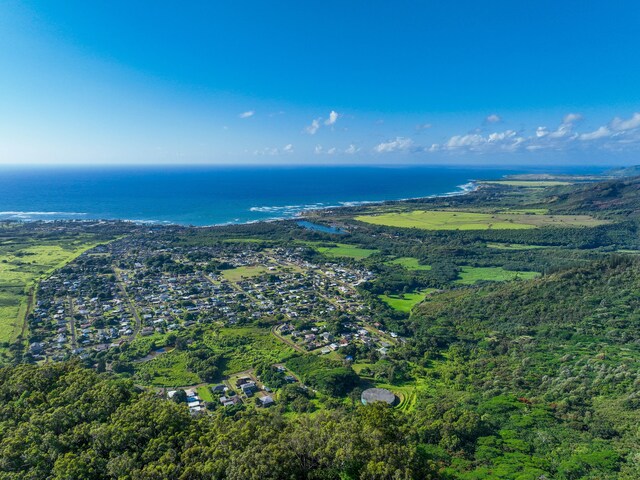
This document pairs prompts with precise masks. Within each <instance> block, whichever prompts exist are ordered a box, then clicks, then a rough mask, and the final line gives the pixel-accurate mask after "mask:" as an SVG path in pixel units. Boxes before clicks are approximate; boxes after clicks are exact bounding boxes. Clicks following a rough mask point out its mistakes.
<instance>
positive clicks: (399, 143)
mask: <svg viewBox="0 0 640 480" xmlns="http://www.w3.org/2000/svg"><path fill="white" fill-rule="evenodd" d="M412 146H413V140H411V139H410V138H405V137H396V139H395V140H391V141H389V142H383V143H380V144H378V145H376V146H375V147H374V150H375V151H376V152H377V153H389V152H396V151H402V150H407V149H408V148H410V147H412Z"/></svg>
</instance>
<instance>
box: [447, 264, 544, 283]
mask: <svg viewBox="0 0 640 480" xmlns="http://www.w3.org/2000/svg"><path fill="white" fill-rule="evenodd" d="M461 269H462V271H461V272H460V278H459V279H458V280H456V281H455V283H458V284H461V285H473V284H475V283H477V282H480V281H492V282H506V281H509V280H515V279H517V278H518V279H521V280H529V279H532V278H535V277H537V276H538V275H540V274H539V273H538V272H516V271H512V270H505V269H504V268H502V267H461Z"/></svg>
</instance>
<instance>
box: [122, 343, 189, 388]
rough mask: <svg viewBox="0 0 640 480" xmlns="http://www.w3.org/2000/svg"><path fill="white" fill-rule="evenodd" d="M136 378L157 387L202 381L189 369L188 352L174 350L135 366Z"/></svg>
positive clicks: (177, 385)
mask: <svg viewBox="0 0 640 480" xmlns="http://www.w3.org/2000/svg"><path fill="white" fill-rule="evenodd" d="M134 379H135V380H136V381H138V382H141V383H143V384H149V385H153V386H157V387H182V386H186V385H195V384H197V383H200V377H198V375H196V374H195V373H192V372H188V371H187V354H186V353H185V352H178V351H175V350H174V351H172V352H169V353H166V354H164V355H160V356H157V357H155V358H154V359H153V360H149V361H148V362H144V363H138V364H136V366H135V375H134Z"/></svg>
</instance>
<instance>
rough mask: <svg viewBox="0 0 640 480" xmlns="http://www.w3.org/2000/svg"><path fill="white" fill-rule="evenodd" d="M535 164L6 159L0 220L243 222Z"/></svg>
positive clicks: (450, 189) (447, 187)
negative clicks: (158, 163) (93, 163)
mask: <svg viewBox="0 0 640 480" xmlns="http://www.w3.org/2000/svg"><path fill="white" fill-rule="evenodd" d="M600 170H601V169H597V168H591V169H569V168H567V169H564V170H562V169H554V170H553V171H555V172H566V173H589V172H596V171H600ZM536 171H540V170H536V169H535V168H530V167H518V168H500V169H497V168H468V167H467V168H462V167H460V168H451V167H433V166H429V167H424V166H402V167H399V166H395V167H383V166H377V167H371V166H348V167H347V166H344V167H338V166H330V167H220V166H218V167H164V168H160V167H109V168H107V167H104V168H102V167H91V168H71V167H65V168H55V169H54V168H35V167H30V168H17V167H2V168H0V220H2V219H19V220H54V219H78V220H83V219H99V218H100V219H122V220H133V221H140V222H159V223H178V224H184V225H215V224H224V223H244V222H251V221H257V220H267V219H273V218H291V217H293V216H295V215H297V214H298V213H299V212H301V211H304V210H305V209H311V208H323V207H330V206H340V205H350V204H354V203H359V202H371V201H382V200H398V199H404V198H415V197H424V196H430V195H445V194H455V193H460V192H463V191H464V190H465V189H468V188H469V187H470V185H469V182H471V181H472V180H474V179H490V178H492V179H496V178H500V177H502V176H503V175H506V174H512V173H527V172H536ZM545 171H549V169H548V168H547V169H545Z"/></svg>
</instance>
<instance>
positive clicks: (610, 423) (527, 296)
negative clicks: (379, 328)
mask: <svg viewBox="0 0 640 480" xmlns="http://www.w3.org/2000/svg"><path fill="white" fill-rule="evenodd" d="M639 279H640V264H639V262H638V261H635V260H629V259H626V258H622V257H615V258H611V259H609V260H607V261H603V262H598V263H594V264H593V265H591V266H590V267H588V268H587V267H585V268H580V269H574V270H571V271H567V272H564V273H558V274H554V275H550V276H547V277H545V278H542V279H539V280H533V281H526V282H524V281H522V282H518V281H516V282H511V283H508V284H505V285H500V286H487V287H483V288H478V289H464V290H461V291H455V292H451V293H445V294H442V295H437V296H434V297H432V298H431V299H430V300H429V301H427V302H425V303H423V304H422V305H421V306H420V308H419V309H418V311H417V312H415V313H414V315H413V316H412V317H411V328H412V329H413V331H414V336H413V338H412V339H411V340H410V341H409V342H408V343H407V345H406V347H405V348H404V349H403V350H400V351H399V352H398V357H403V358H404V359H405V360H404V361H405V362H409V363H408V365H413V367H410V366H409V367H408V368H409V373H410V374H414V375H415V374H417V373H418V372H419V373H420V375H424V378H426V383H427V388H426V389H425V390H424V391H423V392H421V394H420V395H419V397H418V399H417V405H416V408H415V409H414V410H413V412H411V413H407V414H405V413H402V412H400V411H398V410H395V409H391V408H388V407H383V406H381V405H374V406H368V407H363V406H359V407H358V406H356V405H355V404H354V405H352V406H347V405H345V404H343V405H340V404H336V406H335V408H334V410H332V411H322V412H319V413H315V414H301V415H296V416H294V417H291V416H289V415H284V414H283V413H282V412H283V411H282V410H279V409H272V410H270V411H266V412H265V411H262V410H251V411H246V412H239V413H231V412H229V413H227V412H226V411H224V410H218V411H216V412H215V413H213V414H211V415H206V416H201V417H192V416H191V415H189V413H188V410H187V408H186V406H185V405H178V404H176V403H174V402H170V401H167V400H164V399H161V398H158V397H156V396H154V395H153V394H151V393H148V392H142V391H139V390H138V389H136V388H135V387H134V386H133V384H132V383H131V382H130V381H128V380H123V379H120V378H115V377H113V376H111V375H109V374H97V373H94V372H93V371H92V370H87V369H85V368H83V367H81V366H80V365H79V364H77V363H63V364H56V365H46V366H40V367H38V366H28V365H21V366H17V367H6V368H4V369H3V370H2V371H1V372H0V405H1V407H0V420H1V423H0V429H1V431H2V432H3V435H2V440H1V441H0V468H1V471H2V472H3V473H2V478H15V479H18V478H20V479H23V478H34V479H36V478H56V479H62V478H87V479H92V478H96V479H98V478H190V479H191V478H193V479H195V478H233V479H235V478H256V479H257V478H274V479H276V478H465V479H472V478H473V479H475V478H519V479H540V478H559V479H577V478H589V479H606V478H611V479H613V478H626V479H632V478H638V475H639V474H640V462H639V460H640V459H639V458H638V457H637V451H636V447H637V445H638V443H639V442H640V437H639V432H638V427H637V426H638V424H640V396H639V395H638V390H639V388H640V380H639V376H638V368H637V362H638V358H639V355H638V354H639V344H638V331H639V330H638V322H639V321H640V308H639V307H640V300H639V299H638V292H640V280H639ZM397 361H398V362H400V364H401V362H402V361H403V360H402V359H401V358H397ZM51 472H53V473H51Z"/></svg>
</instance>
